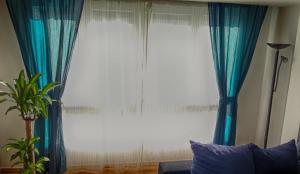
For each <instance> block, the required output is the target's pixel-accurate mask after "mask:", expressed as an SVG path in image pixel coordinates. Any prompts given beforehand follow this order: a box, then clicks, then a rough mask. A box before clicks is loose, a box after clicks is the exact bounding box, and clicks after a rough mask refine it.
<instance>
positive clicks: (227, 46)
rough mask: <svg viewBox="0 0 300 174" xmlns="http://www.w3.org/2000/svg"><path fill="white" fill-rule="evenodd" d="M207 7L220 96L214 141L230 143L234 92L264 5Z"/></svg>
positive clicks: (240, 81)
mask: <svg viewBox="0 0 300 174" xmlns="http://www.w3.org/2000/svg"><path fill="white" fill-rule="evenodd" d="M208 8H209V27H210V35H211V43H212V51H213V59H214V64H215V71H216V76H217V81H218V87H219V96H220V101H219V110H218V118H217V125H216V130H215V137H214V143H215V144H222V145H234V144H235V136H236V119H237V107H238V104H237V100H238V95H239V91H240V89H241V87H242V84H243V82H244V79H245V77H246V74H247V71H248V69H249V66H250V63H251V60H252V56H253V52H254V49H255V46H256V41H257V38H258V35H259V32H260V28H261V26H262V23H263V21H264V17H265V14H266V11H267V7H266V6H253V5H238V4H223V3H209V4H208Z"/></svg>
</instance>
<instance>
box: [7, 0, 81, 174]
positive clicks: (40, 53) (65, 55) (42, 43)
mask: <svg viewBox="0 0 300 174" xmlns="http://www.w3.org/2000/svg"><path fill="white" fill-rule="evenodd" d="M83 2H84V0H7V1H6V4H7V7H8V10H9V13H10V17H11V20H12V23H13V26H14V29H15V31H16V35H17V39H18V41H19V46H20V50H21V53H22V58H23V61H24V64H25V68H26V71H27V74H28V76H29V77H31V76H32V75H34V74H35V73H37V72H40V73H42V75H43V76H42V78H41V79H40V81H39V85H40V86H44V85H46V84H47V83H49V82H59V83H61V86H60V87H58V88H56V89H55V90H54V91H52V92H51V93H50V94H49V95H51V97H52V98H53V99H56V100H58V101H60V99H61V97H62V94H63V91H64V87H65V83H66V79H67V75H68V70H69V66H70V62H71V57H72V50H73V47H74V43H75V39H76V35H77V31H78V26H79V22H80V17H81V13H82V8H83ZM61 112H62V108H61V105H60V104H59V103H54V104H53V105H52V106H50V107H49V117H48V119H42V118H41V119H38V120H37V121H36V122H35V129H34V131H35V136H38V137H40V138H41V140H40V142H39V144H37V147H38V149H39V151H40V153H41V155H47V156H49V157H50V160H51V162H50V163H49V164H48V170H49V173H50V174H58V173H63V171H64V170H65V169H66V156H65V148H64V140H63V132H62V118H61V114H62V113H61Z"/></svg>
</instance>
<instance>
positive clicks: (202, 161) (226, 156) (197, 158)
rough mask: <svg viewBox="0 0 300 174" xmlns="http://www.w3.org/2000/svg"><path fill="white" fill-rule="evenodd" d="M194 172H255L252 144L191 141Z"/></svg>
mask: <svg viewBox="0 0 300 174" xmlns="http://www.w3.org/2000/svg"><path fill="white" fill-rule="evenodd" d="M191 147H192V150H193V153H194V157H193V162H192V168H191V173H192V174H255V167H254V163H253V155H252V152H251V149H250V145H241V146H235V147H234V146H222V145H214V144H201V143H196V142H193V141H191Z"/></svg>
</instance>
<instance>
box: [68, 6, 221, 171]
mask: <svg viewBox="0 0 300 174" xmlns="http://www.w3.org/2000/svg"><path fill="white" fill-rule="evenodd" d="M80 25H81V26H80V30H79V35H78V39H77V45H76V47H75V49H74V53H73V60H72V64H71V67H70V73H69V77H68V81H67V85H66V90H65V93H64V96H63V103H64V113H63V124H64V138H65V145H66V149H67V162H68V165H69V166H99V167H101V166H103V165H106V164H114V165H122V164H128V163H143V162H154V161H166V160H181V159H190V158H191V151H190V145H189V140H190V139H193V140H198V141H201V142H211V141H212V138H213V131H214V128H215V121H216V110H217V102H218V92H217V85H216V79H215V73H214V68H213V59H212V55H211V44H210V38H209V37H210V36H209V27H208V9H207V5H206V4H199V3H176V2H160V1H157V2H156V1H154V2H152V3H149V2H147V1H139V0H137V1H111V0H107V1H101V0H97V1H96V0H87V1H85V8H84V11H83V16H82V20H81V24H80Z"/></svg>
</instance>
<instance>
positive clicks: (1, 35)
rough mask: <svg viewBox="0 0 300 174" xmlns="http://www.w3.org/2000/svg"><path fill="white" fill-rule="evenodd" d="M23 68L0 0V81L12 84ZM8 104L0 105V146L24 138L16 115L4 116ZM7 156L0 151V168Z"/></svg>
mask: <svg viewBox="0 0 300 174" xmlns="http://www.w3.org/2000/svg"><path fill="white" fill-rule="evenodd" d="M22 68H23V63H22V60H21V54H20V51H19V45H18V42H17V39H16V36H15V31H14V29H13V26H12V24H11V21H10V17H9V14H8V11H7V8H6V5H5V1H4V0H0V79H1V80H6V81H9V82H12V81H11V79H14V78H16V77H17V75H18V73H19V71H20V69H22ZM7 107H9V105H8V104H1V105H0V146H2V145H3V144H6V143H7V139H8V138H19V137H24V136H25V133H24V131H25V126H24V124H23V121H22V120H21V118H20V117H18V116H17V114H16V113H13V112H11V113H9V114H8V115H7V116H4V113H5V110H6V109H7ZM8 156H9V155H8V154H7V153H5V152H3V151H2V150H1V151H0V166H7V165H9V163H8Z"/></svg>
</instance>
